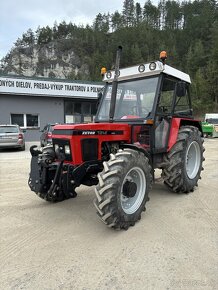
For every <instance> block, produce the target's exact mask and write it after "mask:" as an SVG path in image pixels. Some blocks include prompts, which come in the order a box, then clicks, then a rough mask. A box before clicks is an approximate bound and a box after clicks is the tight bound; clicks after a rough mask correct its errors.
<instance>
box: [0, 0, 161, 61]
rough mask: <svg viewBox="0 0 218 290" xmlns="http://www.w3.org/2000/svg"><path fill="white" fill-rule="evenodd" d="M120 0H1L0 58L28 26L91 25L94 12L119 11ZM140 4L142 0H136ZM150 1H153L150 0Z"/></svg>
mask: <svg viewBox="0 0 218 290" xmlns="http://www.w3.org/2000/svg"><path fill="white" fill-rule="evenodd" d="M123 2H124V1H123V0H107V1H105V0H100V1H99V0H3V1H1V6H0V7H1V16H0V59H1V58H2V57H4V56H5V55H6V54H7V53H8V52H9V51H10V49H11V48H12V47H13V45H14V43H15V42H16V40H17V39H18V37H21V36H22V34H23V33H24V32H26V31H27V30H28V29H29V28H31V29H32V30H33V31H35V30H36V29H37V27H38V26H40V27H44V26H46V25H49V26H53V24H54V22H55V21H57V23H60V22H62V21H63V20H65V21H66V22H67V23H68V22H70V21H71V22H72V23H75V24H76V25H79V24H83V25H86V24H90V25H91V24H92V23H93V20H94V19H95V17H96V15H97V14H98V13H108V12H110V13H113V12H115V11H116V10H118V11H119V12H121V11H122V8H123ZM136 2H138V3H140V4H141V6H142V7H143V6H144V3H145V2H146V0H137V1H135V3H136ZM152 2H153V3H155V2H157V1H152Z"/></svg>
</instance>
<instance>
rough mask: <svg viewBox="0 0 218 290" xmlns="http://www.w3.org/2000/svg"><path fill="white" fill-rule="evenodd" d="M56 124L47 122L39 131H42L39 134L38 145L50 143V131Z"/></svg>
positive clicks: (42, 145)
mask: <svg viewBox="0 0 218 290" xmlns="http://www.w3.org/2000/svg"><path fill="white" fill-rule="evenodd" d="M55 125H57V123H56V124H47V125H45V127H44V128H43V129H42V130H41V131H40V132H42V134H41V136H40V145H41V147H44V146H46V145H49V144H52V131H53V129H54V126H55Z"/></svg>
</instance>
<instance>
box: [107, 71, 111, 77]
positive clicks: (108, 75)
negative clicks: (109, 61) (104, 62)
mask: <svg viewBox="0 0 218 290" xmlns="http://www.w3.org/2000/svg"><path fill="white" fill-rule="evenodd" d="M111 77H112V73H111V72H110V71H108V72H107V73H106V78H107V79H110V78H111Z"/></svg>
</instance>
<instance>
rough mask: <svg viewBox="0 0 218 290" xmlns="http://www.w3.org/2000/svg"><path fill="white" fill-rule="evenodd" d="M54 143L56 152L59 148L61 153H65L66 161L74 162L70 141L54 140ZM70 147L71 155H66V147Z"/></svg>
mask: <svg viewBox="0 0 218 290" xmlns="http://www.w3.org/2000/svg"><path fill="white" fill-rule="evenodd" d="M52 141H53V147H54V150H56V149H57V148H59V150H60V152H61V153H63V154H64V155H65V160H66V161H72V160H73V159H72V152H71V148H70V141H69V140H66V139H55V138H54V139H52ZM65 146H68V147H69V148H70V153H66V147H65Z"/></svg>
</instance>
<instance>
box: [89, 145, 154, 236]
mask: <svg viewBox="0 0 218 290" xmlns="http://www.w3.org/2000/svg"><path fill="white" fill-rule="evenodd" d="M98 178H99V183H98V185H97V186H96V188H95V193H96V198H95V200H94V205H95V207H96V209H97V214H98V216H99V217H100V218H101V220H102V221H103V222H104V223H105V224H106V225H107V226H109V227H112V228H115V229H126V230H127V229H128V228H129V226H133V225H135V222H136V221H138V220H139V219H140V218H141V213H142V211H144V210H145V204H146V202H147V201H148V193H149V191H150V190H151V186H152V174H151V166H150V165H149V161H148V158H147V157H145V156H144V154H143V153H141V152H138V151H135V150H132V149H124V150H119V151H118V152H117V153H116V154H115V155H113V154H111V156H110V160H109V161H108V162H104V170H103V172H101V173H100V174H99V175H98Z"/></svg>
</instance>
